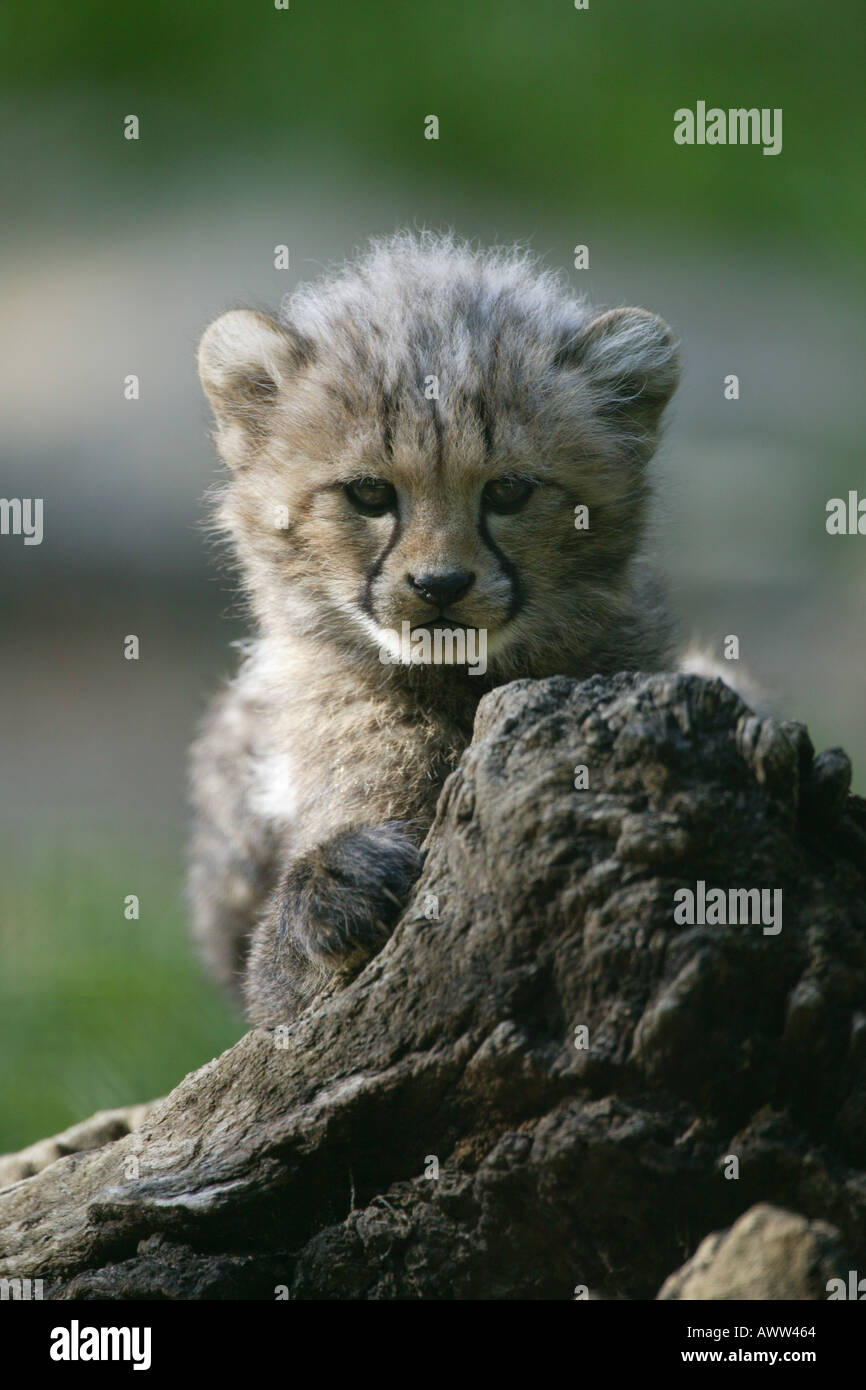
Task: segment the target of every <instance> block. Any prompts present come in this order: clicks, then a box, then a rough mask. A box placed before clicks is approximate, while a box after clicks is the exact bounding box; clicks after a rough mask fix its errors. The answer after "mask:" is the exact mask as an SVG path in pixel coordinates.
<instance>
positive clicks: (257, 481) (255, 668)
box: [190, 234, 679, 1025]
mask: <svg viewBox="0 0 866 1390" xmlns="http://www.w3.org/2000/svg"><path fill="white" fill-rule="evenodd" d="M199 372H200V376H201V380H202V384H203V386H204V390H205V392H206V394H207V396H208V398H209V400H210V403H211V406H212V407H213V411H214V415H215V418H216V442H217V446H218V449H219V452H220V454H221V456H222V458H223V460H224V461H225V463H226V464H227V465H228V470H229V474H228V480H227V482H226V484H225V487H224V488H223V490H222V491H221V492H220V494H219V501H218V510H217V520H218V525H219V526H220V528H221V529H222V530H223V531H224V532H225V533H227V535H228V536H229V537H230V539H231V541H232V544H233V547H234V551H235V554H236V557H237V561H238V565H239V570H240V575H241V580H242V584H243V587H244V589H245V591H246V594H247V596H248V599H249V604H250V608H251V610H252V616H253V618H254V620H255V625H256V636H255V637H254V638H253V640H252V641H251V642H250V643H249V644H248V646H247V648H246V652H245V656H244V660H243V663H242V666H241V669H240V672H239V674H238V675H237V676H236V677H235V679H234V680H233V681H232V682H231V683H230V684H229V686H228V688H227V689H226V690H224V691H223V693H222V694H221V695H220V696H219V697H218V699H217V700H216V702H215V703H214V705H213V707H212V709H211V711H210V714H209V717H208V719H207V722H206V725H205V728H204V731H203V733H202V735H201V737H200V738H199V740H198V742H197V744H196V745H195V748H194V752H193V799H194V805H195V810H196V827H195V832H194V844H193V852H192V868H191V876H190V877H191V897H192V902H193V909H194V930H195V935H196V937H197V939H198V941H199V942H200V944H201V946H202V948H203V950H204V952H205V955H206V957H207V959H208V961H209V964H210V966H211V967H212V969H213V971H214V972H215V973H216V975H217V976H218V977H219V978H220V979H221V980H222V982H223V983H224V984H225V985H226V986H227V987H228V988H229V989H230V990H231V991H232V992H234V993H235V995H236V996H238V997H243V999H244V1000H245V1002H246V1009H247V1013H248V1016H249V1018H250V1019H251V1020H252V1021H253V1022H255V1023H262V1024H271V1025H272V1024H277V1023H280V1022H284V1021H286V1020H288V1019H290V1018H291V1017H292V1016H293V1015H294V1014H295V1013H296V1012H297V1011H298V1009H299V1008H300V1007H302V1006H303V1005H304V1003H305V1002H306V1001H307V1000H308V999H309V998H311V997H312V995H313V994H314V993H315V992H316V991H317V989H318V988H320V987H321V984H322V983H323V981H324V980H325V979H326V978H327V977H328V976H329V975H331V974H332V973H333V972H334V971H336V970H342V969H345V968H353V967H354V966H356V965H357V964H358V962H360V961H362V960H364V959H365V958H366V957H367V956H369V955H370V954H371V953H372V952H374V951H376V950H377V949H378V947H379V946H380V945H381V944H382V943H383V942H384V941H385V939H386V938H387V936H388V934H389V932H390V930H391V928H392V927H393V924H394V922H395V921H396V918H397V917H398V915H399V913H400V910H401V907H402V905H403V902H404V900H405V898H406V895H407V893H408V891H409V889H410V888H411V886H412V884H413V882H414V880H415V878H416V877H417V875H418V872H419V869H420V865H421V859H422V853H421V848H420V847H421V844H422V842H423V839H424V836H425V834H426V831H427V829H428V827H429V824H430V822H431V819H432V815H433V811H434V808H435V804H436V800H437V797H438V794H439V791H440V788H441V786H442V782H443V780H444V778H445V777H446V776H447V774H448V773H449V772H450V771H451V770H452V768H453V767H454V766H455V764H456V762H457V760H458V759H459V757H460V754H461V753H462V751H463V749H464V748H465V747H466V745H467V743H468V741H469V739H470V737H471V734H472V724H473V717H474V714H475V709H476V706H477V704H478V701H479V699H480V698H481V696H482V695H483V694H484V693H485V691H487V690H489V689H490V688H491V687H492V686H495V685H499V684H502V683H503V682H505V681H509V680H513V679H515V678H517V677H521V676H531V677H543V676H548V675H553V674H564V675H570V676H576V677H579V678H582V677H587V676H589V675H591V674H593V673H595V672H600V673H612V672H615V671H619V670H622V669H624V668H625V669H627V668H632V669H636V668H639V669H641V670H658V669H662V668H664V667H665V666H667V665H669V664H670V660H671V649H670V628H669V624H668V620H667V617H666V614H665V610H664V607H663V605H662V603H661V601H660V599H659V596H658V592H657V589H656V586H655V584H654V582H653V580H652V578H651V576H649V574H648V573H647V572H646V571H645V570H644V568H643V566H642V564H641V561H640V560H639V549H640V544H641V538H642V531H643V525H644V516H645V510H646V506H647V501H648V495H649V479H648V475H647V463H648V460H649V459H650V457H651V455H652V454H653V451H654V449H655V446H656V443H657V440H658V432H659V424H660V418H661V415H662V412H663V410H664V407H665V405H666V404H667V402H668V400H669V399H670V397H671V394H672V392H673V391H674V388H675V387H676V384H677V379H678V375H679V361H678V353H677V347H676V344H675V342H674V339H673V336H672V334H671V331H670V329H669V328H668V327H667V326H666V325H665V324H664V323H662V322H661V320H660V319H658V318H656V317H655V316H654V315H652V314H650V313H647V312H646V311H645V310H643V309H631V308H626V309H613V310H610V311H608V312H606V313H594V312H593V311H591V310H590V309H589V308H588V307H587V306H586V305H585V304H584V303H582V302H580V301H578V300H576V299H574V298H573V297H572V296H571V295H570V294H569V292H568V290H567V289H566V288H565V287H564V286H563V284H562V283H561V282H560V281H559V280H558V278H557V277H556V276H554V275H552V274H551V273H549V272H541V271H540V270H539V268H538V266H537V265H536V264H535V263H534V261H533V260H532V258H531V257H530V256H529V255H527V254H526V253H524V252H521V251H506V252H501V251H496V252H485V253H482V252H477V251H475V250H474V249H472V248H471V247H469V246H467V245H464V244H462V243H459V242H456V241H454V240H452V239H451V238H442V237H434V236H432V235H423V236H421V237H415V236H410V235H408V234H399V235H397V236H395V237H392V238H389V239H388V240H385V241H378V242H374V243H373V244H372V247H371V249H370V250H369V251H368V252H367V253H366V255H365V256H364V257H363V258H362V259H361V260H360V261H358V262H356V263H354V264H352V265H350V266H348V267H347V268H345V269H343V270H341V271H339V272H337V273H336V274H334V275H331V276H328V277H326V278H324V279H323V280H321V281H319V282H317V283H314V284H312V285H308V286H304V287H302V288H301V289H299V290H298V291H296V292H295V293H294V294H293V295H291V296H290V297H289V298H288V299H287V301H286V302H285V304H284V306H283V311H282V313H281V315H280V318H279V319H278V320H277V319H272V318H269V317H267V316H265V315H263V314H259V313H253V312H248V311H244V310H236V311H233V312H230V313H227V314H224V315H223V316H222V317H221V318H219V319H217V320H216V322H215V323H213V324H211V326H210V327H209V328H208V330H207V331H206V333H205V335H204V337H203V339H202V342H201V347H200V349H199ZM582 507H586V508H588V519H589V525H588V528H586V527H584V528H579V526H578V525H576V510H575V509H576V508H582ZM404 623H408V624H409V625H410V629H409V630H410V631H411V633H412V634H413V635H414V634H416V633H417V634H423V633H425V632H426V633H427V634H428V635H429V631H430V629H431V627H440V628H446V629H449V630H455V631H460V629H461V628H468V629H473V628H474V629H477V630H479V632H485V633H486V641H487V669H486V672H485V673H484V674H483V675H482V674H480V673H479V672H478V671H477V670H476V671H474V672H471V671H470V670H469V669H467V667H466V666H464V665H459V664H440V665H435V664H417V662H412V663H409V664H404V662H405V644H404V647H403V657H404V660H403V662H401V660H400V656H399V647H398V649H397V654H396V655H395V651H394V640H393V635H394V634H395V633H401V632H405V629H404V628H403V624H404ZM389 653H390V659H389Z"/></svg>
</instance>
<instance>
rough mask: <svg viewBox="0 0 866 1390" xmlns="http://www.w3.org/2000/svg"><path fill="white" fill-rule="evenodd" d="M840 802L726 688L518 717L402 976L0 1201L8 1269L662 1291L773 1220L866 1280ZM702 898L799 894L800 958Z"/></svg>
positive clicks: (856, 820) (795, 939)
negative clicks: (713, 918) (753, 1211)
mask: <svg viewBox="0 0 866 1390" xmlns="http://www.w3.org/2000/svg"><path fill="white" fill-rule="evenodd" d="M580 766H583V767H585V768H586V770H587V771H586V780H588V786H587V787H586V788H585V789H578V788H577V787H576V786H575V782H576V781H577V783H578V785H580V784H581V783H582V782H583V780H584V779H583V777H582V776H580V775H578V776H577V777H576V776H575V768H576V767H580ZM848 781H849V768H848V763H847V759H845V757H844V754H842V753H840V752H839V751H838V750H831V752H829V753H826V754H823V755H822V756H821V757H819V758H815V757H814V753H813V749H812V747H811V744H810V742H809V739H808V736H807V734H806V731H805V729H804V728H803V727H802V726H801V725H796V724H790V723H779V722H777V721H776V720H774V719H772V718H759V717H757V716H755V715H754V714H752V713H751V712H750V711H749V710H748V709H747V708H746V707H745V705H744V704H743V703H742V702H741V700H740V699H739V697H738V696H737V695H735V694H734V693H733V692H732V691H731V690H730V689H728V688H727V687H726V686H725V685H723V684H722V683H721V682H719V681H712V682H708V681H704V680H702V679H700V678H699V677H696V676H682V675H679V676H673V675H664V676H651V677H642V676H632V675H621V676H618V677H616V678H614V679H601V678H596V679H593V680H590V681H587V682H584V683H582V684H580V683H577V682H574V681H571V680H567V679H564V678H555V679H552V680H547V681H540V682H531V681H518V682H515V683H514V684H513V685H510V686H506V687H503V688H501V689H499V690H496V691H494V692H493V693H492V694H491V695H489V696H487V697H486V699H485V700H484V701H483V702H482V705H481V707H480V709H479V714H478V720H477V724H476V735H475V740H474V742H473V744H472V746H471V747H470V748H469V750H468V751H467V753H466V755H465V756H464V758H463V760H462V763H461V765H460V767H459V768H458V770H457V771H456V772H455V773H454V774H453V776H452V777H451V778H450V779H449V780H448V782H447V784H446V786H445V788H444V790H443V793H442V797H441V799H440V803H439V808H438V813H437V817H436V821H435V824H434V826H433V829H432V831H431V834H430V837H429V841H428V853H427V860H426V864H425V867H424V871H423V873H422V876H421V879H420V880H419V882H418V885H417V888H416V891H415V893H414V894H413V897H412V900H411V902H410V903H409V904H408V906H407V909H406V911H405V913H404V914H403V916H402V918H401V920H400V922H399V924H398V926H397V929H396V931H395V932H394V935H393V937H392V938H391V940H390V941H389V942H388V943H387V945H386V946H385V947H384V948H383V950H382V951H381V952H380V953H379V955H378V956H377V957H376V958H375V959H374V960H372V961H371V962H370V963H369V964H368V965H367V966H366V968H365V969H363V971H361V973H360V974H358V975H357V976H356V978H354V979H353V980H351V981H348V982H345V981H344V982H340V984H339V985H335V986H332V987H331V988H330V989H329V990H328V991H327V992H326V993H325V994H324V995H323V996H322V997H320V998H319V999H318V1000H317V1001H315V1003H314V1004H313V1005H312V1006H311V1007H310V1008H309V1009H308V1010H307V1011H306V1012H305V1013H304V1014H303V1015H302V1016H301V1017H300V1018H299V1019H297V1021H296V1022H294V1023H293V1024H292V1025H291V1026H290V1027H288V1028H287V1029H285V1030H276V1031H264V1030H254V1031H253V1032H250V1033H248V1034H247V1035H246V1036H245V1037H244V1038H242V1039H241V1041H240V1042H239V1043H238V1044H237V1045H236V1046H235V1047H233V1048H231V1049H230V1050H229V1051H228V1052H226V1053H224V1054H223V1056H221V1057H219V1058H217V1059H216V1060H215V1061H213V1062H210V1063H208V1065H207V1066H205V1067H203V1068H201V1070H199V1071H197V1072H194V1073H192V1074H191V1075H189V1076H187V1077H186V1078H185V1079H184V1080H183V1081H182V1082H181V1083H180V1084H179V1085H178V1086H177V1087H176V1088H175V1090H174V1091H172V1093H171V1094H170V1095H169V1096H168V1097H167V1098H166V1099H164V1100H162V1101H159V1102H157V1103H155V1104H154V1105H153V1106H152V1108H151V1109H150V1110H149V1112H148V1113H147V1114H146V1116H145V1118H144V1120H143V1123H142V1124H141V1125H140V1127H139V1128H138V1129H136V1130H135V1131H134V1132H131V1133H128V1134H126V1135H125V1136H124V1137H121V1138H118V1139H116V1141H115V1142H111V1143H108V1144H105V1145H103V1146H102V1147H99V1148H96V1149H93V1150H90V1151H85V1152H78V1153H73V1154H70V1155H69V1156H66V1157H61V1158H58V1159H56V1161H53V1162H51V1163H49V1165H48V1166H47V1167H44V1168H43V1169H42V1171H40V1172H37V1173H35V1175H34V1176H31V1177H28V1178H26V1179H25V1180H23V1181H20V1182H17V1183H15V1184H14V1185H13V1186H11V1187H8V1188H6V1189H5V1190H3V1191H2V1192H0V1273H2V1274H6V1275H8V1276H13V1277H14V1276H18V1277H26V1276H33V1277H41V1278H43V1280H44V1281H45V1288H46V1295H47V1296H52V1297H58V1298H73V1297H76V1298H116V1299H125V1298H136V1297H140V1298H145V1297H146V1298H155V1297H162V1298H274V1297H275V1296H289V1297H296V1298H323V1297H329V1298H442V1299H451V1298H504V1299H509V1298H533V1297H543V1298H571V1297H573V1296H574V1290H575V1289H576V1288H577V1289H578V1290H581V1289H584V1288H585V1289H588V1290H590V1291H592V1293H594V1294H596V1295H599V1296H603V1297H616V1298H653V1297H655V1295H656V1294H657V1293H658V1291H659V1289H660V1287H661V1286H662V1284H663V1282H664V1281H665V1279H666V1277H667V1276H669V1275H670V1274H671V1272H672V1271H673V1270H675V1269H677V1267H678V1266H680V1265H681V1264H682V1263H683V1262H684V1261H685V1260H686V1259H687V1258H688V1257H689V1256H691V1255H692V1254H693V1253H694V1252H695V1250H696V1249H697V1247H698V1246H699V1245H700V1243H701V1241H702V1240H703V1239H704V1238H705V1237H706V1236H707V1235H708V1234H709V1233H711V1232H715V1231H717V1230H718V1229H719V1228H724V1227H727V1226H730V1225H731V1224H732V1223H733V1222H735V1221H736V1220H737V1218H738V1217H740V1216H742V1214H743V1213H744V1212H746V1211H747V1210H748V1209H749V1208H750V1207H752V1206H753V1204H755V1203H757V1202H770V1203H774V1204H776V1205H780V1206H782V1207H786V1208H788V1209H790V1210H791V1211H792V1212H793V1213H796V1214H799V1215H801V1216H803V1217H805V1218H807V1219H808V1220H809V1221H812V1222H815V1221H820V1222H825V1223H832V1225H833V1226H834V1227H835V1228H837V1231H838V1233H839V1240H840V1241H841V1243H842V1244H841V1246H840V1247H839V1248H840V1249H841V1248H844V1249H845V1250H846V1251H847V1255H846V1257H845V1258H848V1259H851V1260H853V1261H855V1262H857V1261H859V1264H860V1267H861V1268H863V1267H866V1172H864V1167H866V853H864V851H866V803H864V802H863V801H862V800H860V799H859V798H857V797H851V796H849V795H848ZM699 883H703V884H705V885H706V893H709V891H710V889H711V888H721V889H724V890H729V889H740V890H750V889H767V890H780V891H781V895H782V896H781V903H780V905H781V909H782V914H781V930H778V931H777V930H776V929H775V925H771V924H770V921H769V919H768V918H766V917H765V919H764V920H763V922H751V923H744V924H740V925H737V924H733V923H727V924H721V923H720V924H710V925H702V924H700V923H695V924H693V925H689V924H685V923H681V922H679V921H677V920H675V906H676V904H677V902H678V901H680V900H679V899H675V893H677V892H678V890H682V889H690V890H693V891H694V892H695V893H696V895H697V897H698V899H700V890H699V889H698V887H697V885H698V884H699ZM737 901H738V902H739V901H740V900H739V899H738V900H737ZM742 901H746V900H745V899H743V900H742ZM748 901H750V902H751V901H752V900H748ZM765 901H766V902H767V903H768V904H769V903H772V902H774V901H777V900H774V899H772V898H767V899H766V900H765ZM678 912H679V913H680V915H681V914H682V909H678ZM582 1029H585V1030H586V1033H585V1034H584V1033H583V1032H582V1031H581V1030H582ZM733 1160H736V1162H733ZM802 1229H803V1230H804V1231H806V1232H807V1235H808V1238H809V1239H812V1238H813V1236H814V1231H812V1232H811V1233H809V1228H808V1227H807V1226H806V1223H802ZM820 1230H821V1231H822V1232H823V1227H822V1228H820ZM827 1239H828V1240H829V1237H828V1238H827ZM835 1239H836V1237H835V1235H834V1236H833V1240H835ZM830 1244H831V1245H832V1241H831V1242H830ZM825 1246H826V1248H828V1249H829V1248H830V1246H829V1245H827V1242H826V1241H825V1245H824V1246H822V1249H824V1248H825ZM835 1248H836V1246H833V1249H835ZM840 1258H841V1257H840ZM840 1272H842V1273H844V1271H840ZM770 1283H772V1281H770ZM695 1286H696V1287H698V1286H699V1282H698V1285H695ZM773 1287H774V1288H776V1287H781V1285H778V1283H777V1284H775V1285H773ZM666 1296H667V1297H672V1296H674V1297H675V1296H680V1295H678V1294H676V1293H674V1294H671V1293H668V1294H666ZM683 1296H687V1297H690V1296H692V1295H691V1294H685V1295H683ZM697 1296H702V1295H700V1294H699V1295H697ZM710 1296H713V1297H723V1296H724V1293H719V1292H718V1291H717V1292H715V1293H713V1294H712V1295H710ZM751 1296H759V1295H758V1294H752V1295H751ZM765 1296H767V1297H776V1296H779V1295H778V1293H773V1292H772V1291H771V1290H770V1284H768V1288H767V1292H766V1294H765ZM796 1296H802V1295H796Z"/></svg>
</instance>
